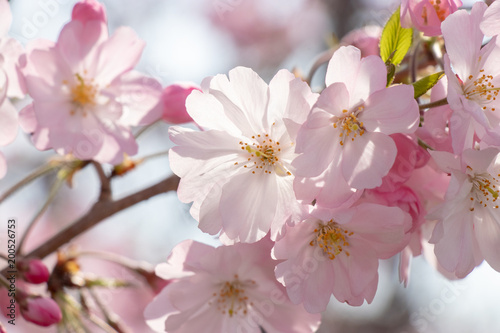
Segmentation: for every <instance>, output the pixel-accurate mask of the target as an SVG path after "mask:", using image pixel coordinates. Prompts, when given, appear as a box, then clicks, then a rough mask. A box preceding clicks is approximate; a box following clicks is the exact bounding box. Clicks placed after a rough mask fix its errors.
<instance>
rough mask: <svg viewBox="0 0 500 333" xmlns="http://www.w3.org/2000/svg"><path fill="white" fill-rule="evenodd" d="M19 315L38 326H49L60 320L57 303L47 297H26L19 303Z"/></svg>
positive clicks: (59, 310)
mask: <svg viewBox="0 0 500 333" xmlns="http://www.w3.org/2000/svg"><path fill="white" fill-rule="evenodd" d="M21 315H22V316H23V317H24V319H26V320H27V321H29V322H32V323H33V324H36V325H39V326H50V325H53V324H56V323H58V322H59V321H61V318H62V314H61V309H60V308H59V305H57V303H56V302H55V301H54V300H53V299H52V298H48V297H41V296H36V297H28V298H26V299H25V300H24V302H23V303H22V304H21Z"/></svg>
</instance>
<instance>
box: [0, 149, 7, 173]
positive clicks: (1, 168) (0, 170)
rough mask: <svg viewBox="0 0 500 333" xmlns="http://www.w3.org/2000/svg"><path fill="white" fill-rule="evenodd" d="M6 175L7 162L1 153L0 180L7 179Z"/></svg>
mask: <svg viewBox="0 0 500 333" xmlns="http://www.w3.org/2000/svg"><path fill="white" fill-rule="evenodd" d="M6 173H7V161H6V160H5V157H4V156H3V154H2V153H1V152H0V179H2V178H3V177H5V174H6Z"/></svg>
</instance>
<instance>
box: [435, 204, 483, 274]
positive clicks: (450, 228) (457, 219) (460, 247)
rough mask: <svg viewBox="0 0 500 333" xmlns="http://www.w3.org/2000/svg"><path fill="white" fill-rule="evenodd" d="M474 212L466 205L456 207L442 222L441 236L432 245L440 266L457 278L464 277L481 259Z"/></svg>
mask: <svg viewBox="0 0 500 333" xmlns="http://www.w3.org/2000/svg"><path fill="white" fill-rule="evenodd" d="M458 208H461V209H458ZM474 214H475V213H472V212H470V211H469V208H468V207H456V210H455V212H453V213H452V214H450V216H449V217H448V218H447V219H446V220H444V221H443V222H442V224H443V237H442V238H441V239H440V240H439V241H438V242H437V243H436V245H435V247H434V253H435V254H436V257H437V259H438V261H439V263H440V264H441V266H443V268H444V269H446V270H447V271H449V272H454V273H455V275H456V276H457V277H459V278H463V277H465V276H466V275H467V274H469V273H470V272H471V271H472V270H473V269H474V267H476V266H477V265H478V264H479V263H480V262H481V261H482V258H479V256H478V253H479V248H478V243H477V240H476V238H475V235H474V223H473V219H474ZM431 242H433V241H432V239H431Z"/></svg>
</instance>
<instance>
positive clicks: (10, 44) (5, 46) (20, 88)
mask: <svg viewBox="0 0 500 333" xmlns="http://www.w3.org/2000/svg"><path fill="white" fill-rule="evenodd" d="M2 1H3V0H2ZM0 36H1V35H0ZM0 54H1V55H2V56H3V58H4V65H3V70H4V71H5V73H6V74H7V77H8V78H9V87H8V91H7V95H8V96H9V97H14V98H23V97H24V95H25V94H26V83H25V81H24V76H23V74H22V72H21V68H22V67H23V66H24V65H25V62H26V57H25V56H24V49H23V46H22V45H21V43H19V42H18V41H17V40H15V39H14V38H4V39H2V38H1V37H0Z"/></svg>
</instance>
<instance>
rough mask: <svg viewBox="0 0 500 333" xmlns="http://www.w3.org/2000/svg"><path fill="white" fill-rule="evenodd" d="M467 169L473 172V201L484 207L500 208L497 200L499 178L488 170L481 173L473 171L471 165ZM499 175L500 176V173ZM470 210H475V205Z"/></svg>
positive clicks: (470, 177)
mask: <svg viewBox="0 0 500 333" xmlns="http://www.w3.org/2000/svg"><path fill="white" fill-rule="evenodd" d="M467 169H468V170H469V171H470V172H471V173H470V174H469V181H470V182H471V183H472V190H471V192H470V195H471V196H470V200H471V201H472V203H473V204H474V203H479V204H480V205H482V206H483V207H488V206H491V207H492V208H498V204H497V203H496V201H497V200H498V195H499V193H500V189H499V186H500V183H499V180H498V179H497V178H495V177H493V176H492V175H491V174H489V173H486V172H484V173H480V174H477V173H472V168H471V167H470V166H467ZM498 177H500V174H499V175H498ZM470 211H474V207H471V208H470Z"/></svg>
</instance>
